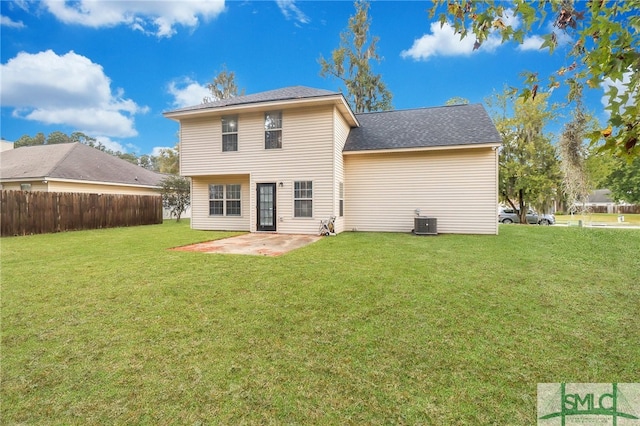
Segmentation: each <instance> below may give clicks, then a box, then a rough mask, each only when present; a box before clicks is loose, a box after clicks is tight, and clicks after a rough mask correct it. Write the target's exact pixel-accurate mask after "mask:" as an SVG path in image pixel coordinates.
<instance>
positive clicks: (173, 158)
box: [156, 145, 180, 175]
mask: <svg viewBox="0 0 640 426" xmlns="http://www.w3.org/2000/svg"><path fill="white" fill-rule="evenodd" d="M156 158H157V163H158V171H159V172H160V173H166V174H170V175H177V174H179V173H180V145H176V147H175V148H173V149H172V148H166V149H161V150H160V154H159V155H158V156H157V157H156Z"/></svg>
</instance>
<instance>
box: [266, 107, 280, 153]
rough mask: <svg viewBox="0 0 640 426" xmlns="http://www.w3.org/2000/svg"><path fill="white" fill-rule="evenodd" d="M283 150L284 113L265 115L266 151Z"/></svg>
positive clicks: (273, 112)
mask: <svg viewBox="0 0 640 426" xmlns="http://www.w3.org/2000/svg"><path fill="white" fill-rule="evenodd" d="M278 148H282V111H268V112H265V113H264V149H278Z"/></svg>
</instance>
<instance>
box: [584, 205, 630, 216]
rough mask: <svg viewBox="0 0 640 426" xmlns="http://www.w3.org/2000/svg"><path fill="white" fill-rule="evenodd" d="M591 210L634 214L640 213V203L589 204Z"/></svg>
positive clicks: (594, 211)
mask: <svg viewBox="0 0 640 426" xmlns="http://www.w3.org/2000/svg"><path fill="white" fill-rule="evenodd" d="M589 211H590V212H591V213H617V214H624V213H627V214H632V213H640V205H638V204H636V205H632V206H617V205H616V206H612V207H607V206H589Z"/></svg>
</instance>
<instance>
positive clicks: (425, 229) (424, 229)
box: [413, 217, 438, 235]
mask: <svg viewBox="0 0 640 426" xmlns="http://www.w3.org/2000/svg"><path fill="white" fill-rule="evenodd" d="M413 225H414V228H413V233H414V234H416V235H438V219H436V218H435V217H416V218H415V219H414V224H413Z"/></svg>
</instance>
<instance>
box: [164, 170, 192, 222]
mask: <svg viewBox="0 0 640 426" xmlns="http://www.w3.org/2000/svg"><path fill="white" fill-rule="evenodd" d="M160 192H161V194H162V204H163V206H164V207H165V208H168V209H170V211H171V215H173V216H175V217H176V221H177V222H180V217H181V216H182V213H184V212H185V211H187V208H188V207H189V205H190V204H191V195H190V194H191V184H190V182H189V179H187V178H184V177H182V176H173V175H172V176H167V177H166V178H164V179H163V180H162V188H161V189H160Z"/></svg>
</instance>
